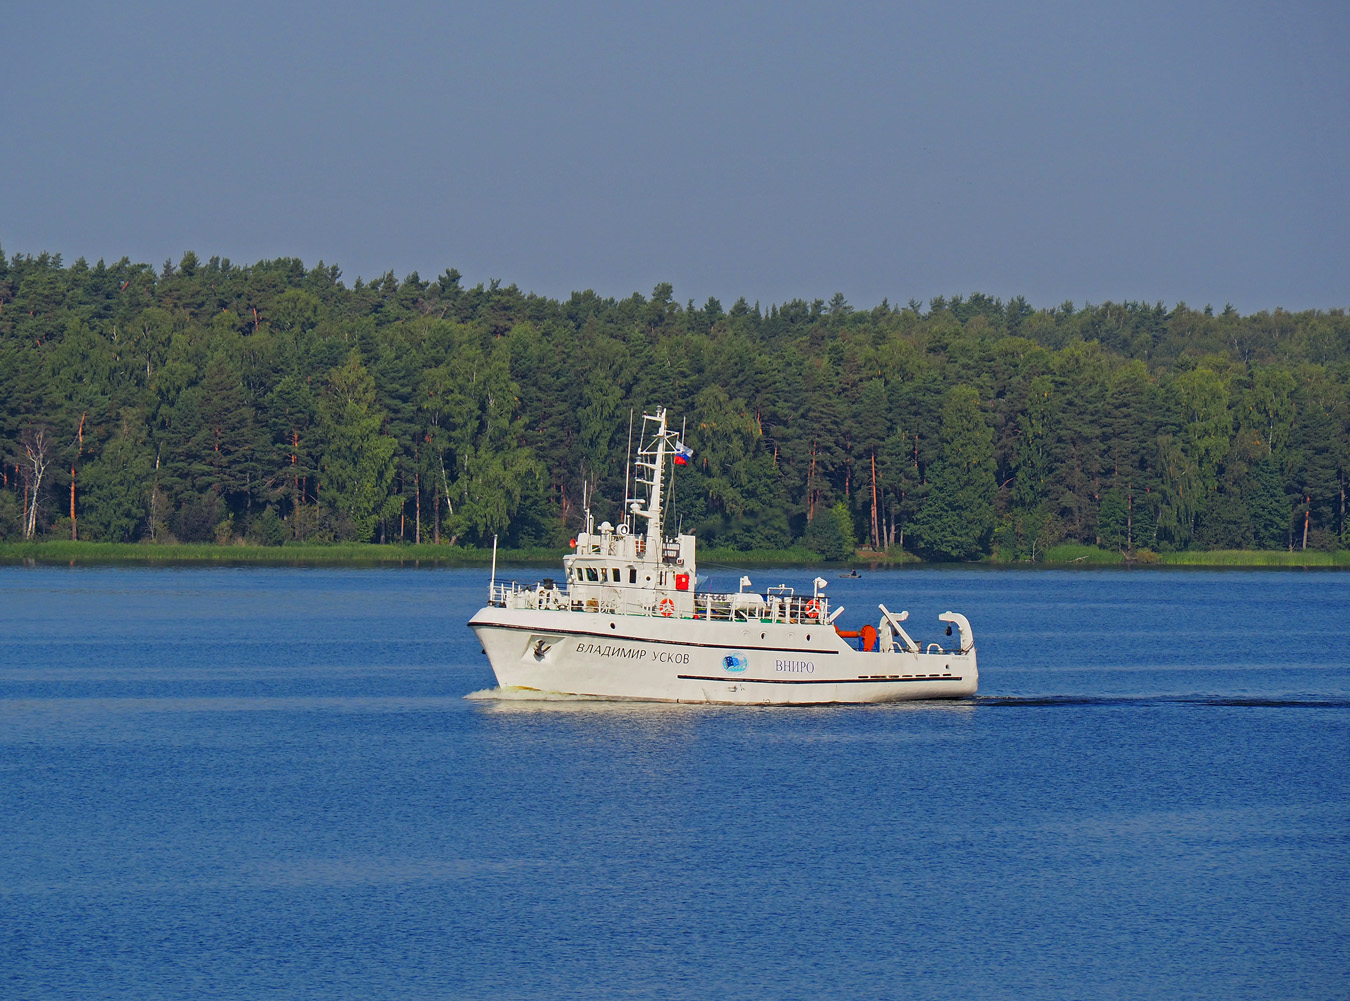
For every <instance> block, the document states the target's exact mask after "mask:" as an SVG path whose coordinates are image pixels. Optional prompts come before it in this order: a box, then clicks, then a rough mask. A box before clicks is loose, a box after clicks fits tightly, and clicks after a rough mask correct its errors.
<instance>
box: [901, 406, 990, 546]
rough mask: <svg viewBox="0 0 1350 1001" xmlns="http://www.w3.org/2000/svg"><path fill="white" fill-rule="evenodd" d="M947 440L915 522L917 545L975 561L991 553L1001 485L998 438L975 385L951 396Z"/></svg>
mask: <svg viewBox="0 0 1350 1001" xmlns="http://www.w3.org/2000/svg"><path fill="white" fill-rule="evenodd" d="M941 440H942V450H941V452H940V453H939V454H938V458H937V461H936V462H935V463H934V466H933V473H932V477H931V481H932V482H931V489H930V491H929V493H928V498H927V499H926V500H925V501H924V505H923V508H922V509H921V510H920V511H919V516H918V518H917V519H916V520H915V524H914V539H915V544H916V547H917V548H918V550H919V551H920V552H921V553H923V554H924V555H926V556H929V557H932V558H935V559H953V560H970V559H975V558H977V557H979V556H981V555H984V554H986V553H987V552H988V550H989V542H990V539H991V538H992V536H993V533H994V497H995V495H996V493H997V485H996V483H995V482H994V444H993V435H992V433H991V431H990V429H989V426H988V425H987V424H986V423H985V421H984V413H983V411H982V409H981V407H980V398H979V394H978V393H976V391H975V390H974V389H973V388H971V387H970V386H957V387H956V388H954V389H953V390H952V391H951V392H950V393H949V394H948V396H947V401H946V404H945V406H944V407H943V409H942V433H941Z"/></svg>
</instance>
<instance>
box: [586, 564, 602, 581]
mask: <svg viewBox="0 0 1350 1001" xmlns="http://www.w3.org/2000/svg"><path fill="white" fill-rule="evenodd" d="M586 579H587V580H589V581H598V580H599V579H600V574H599V573H597V572H596V569H595V567H587V568H586Z"/></svg>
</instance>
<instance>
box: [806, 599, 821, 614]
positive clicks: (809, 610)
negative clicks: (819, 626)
mask: <svg viewBox="0 0 1350 1001" xmlns="http://www.w3.org/2000/svg"><path fill="white" fill-rule="evenodd" d="M806 617H807V618H808V619H818V618H820V602H819V601H817V600H816V599H815V598H812V599H811V600H810V601H808V602H807V603H806Z"/></svg>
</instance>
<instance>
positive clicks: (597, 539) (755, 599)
mask: <svg viewBox="0 0 1350 1001" xmlns="http://www.w3.org/2000/svg"><path fill="white" fill-rule="evenodd" d="M642 420H643V428H642V434H641V440H640V445H639V449H638V455H637V460H636V463H635V466H636V469H635V470H634V475H633V476H632V486H633V487H634V488H636V489H633V490H632V493H633V494H634V495H635V496H630V497H628V498H626V499H625V517H624V520H623V521H622V522H621V523H620V524H619V525H618V526H617V527H616V526H614V525H611V524H610V523H609V522H604V523H602V524H601V525H600V526H599V528H598V529H597V528H596V527H595V526H594V525H593V524H592V521H591V516H590V512H589V509H588V510H587V512H586V530H585V531H584V532H581V533H579V534H578V535H577V537H576V540H575V545H574V551H573V552H572V554H571V555H569V556H566V557H564V559H563V580H562V581H561V582H558V581H554V580H544V581H543V582H541V583H539V584H536V585H534V586H532V587H522V586H521V585H519V584H517V583H514V582H512V583H499V582H497V580H496V575H495V571H494V575H493V581H492V583H491V584H490V585H489V596H488V603H487V605H485V606H484V607H483V608H481V609H479V611H478V613H477V614H476V615H474V617H473V618H472V619H471V620H470V622H469V626H470V627H471V628H472V629H473V631H474V633H475V634H476V635H477V636H478V639H479V642H480V643H482V645H483V651H484V653H486V654H487V657H488V661H489V662H490V663H491V665H492V670H493V671H494V672H495V673H496V675H497V682H498V684H499V685H501V686H502V687H503V688H517V689H530V690H535V691H539V692H549V693H560V694H565V695H585V696H599V697H602V698H613V699H642V700H650V701H664V702H728V703H756V704H780V703H781V704H810V703H824V702H889V701H894V700H900V699H939V698H958V697H961V696H968V695H973V694H975V690H976V688H977V686H978V682H979V674H978V671H977V669H976V665H975V642H974V636H973V634H972V632H971V628H970V623H969V622H968V621H967V620H966V617H965V616H964V615H961V614H958V613H956V612H944V613H943V614H942V615H940V616H939V617H938V618H939V619H940V620H942V621H944V622H947V623H949V626H948V628H947V633H948V634H951V633H952V631H953V630H952V627H955V629H956V630H957V635H956V637H955V639H954V641H952V642H949V645H948V648H943V647H942V646H941V645H940V644H939V643H930V644H928V646H927V648H921V647H920V646H919V644H918V643H916V642H915V641H914V640H913V639H912V638H911V637H910V636H909V634H908V633H907V632H906V631H905V629H904V626H903V625H902V623H903V622H904V621H905V620H906V619H907V617H908V614H909V613H908V612H899V613H895V612H891V611H889V610H888V609H887V608H886V606H885V605H879V606H878V608H879V610H880V618H879V619H878V622H877V624H876V625H875V626H872V625H871V624H868V625H865V626H863V627H862V628H861V629H857V630H851V631H844V630H841V629H838V628H836V626H835V625H834V623H835V620H836V619H837V618H838V617H839V616H840V614H841V613H842V612H843V610H844V609H843V608H842V607H840V608H838V609H837V610H834V611H831V609H830V603H829V601H828V599H826V598H825V596H824V594H823V593H822V590H823V588H824V586H825V581H824V580H822V579H820V578H817V579H816V582H815V588H814V590H813V592H812V593H811V594H810V595H806V594H801V595H799V594H794V593H793V591H792V589H791V588H786V587H778V588H770V589H769V590H768V591H767V592H766V593H762V594H761V593H755V592H751V591H747V590H746V588H747V587H748V586H749V585H750V582H749V580H748V579H747V578H742V579H741V590H740V591H738V592H733V593H727V594H723V593H712V592H700V591H698V590H696V585H697V582H698V574H697V557H696V554H695V543H694V537H693V536H692V535H681V534H677V535H675V536H674V537H666V536H665V535H664V533H663V530H662V515H663V508H662V499H663V496H664V485H665V476H666V475H667V473H668V470H667V463H668V462H670V461H671V459H672V457H674V456H678V455H683V454H687V449H685V448H684V445H683V443H682V442H679V441H677V439H676V435H675V433H674V432H672V431H671V430H669V428H668V427H667V425H666V411H665V409H664V408H659V409H658V410H657V412H656V413H655V414H654V415H644V416H643V418H642Z"/></svg>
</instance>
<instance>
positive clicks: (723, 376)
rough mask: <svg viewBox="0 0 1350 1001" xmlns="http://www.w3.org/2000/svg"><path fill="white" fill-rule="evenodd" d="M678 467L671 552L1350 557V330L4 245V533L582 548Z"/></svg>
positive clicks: (1334, 315) (1233, 317)
mask: <svg viewBox="0 0 1350 1001" xmlns="http://www.w3.org/2000/svg"><path fill="white" fill-rule="evenodd" d="M658 405H661V406H665V407H667V408H668V409H669V411H670V413H671V415H672V417H673V420H674V423H675V426H676V427H682V428H683V440H684V441H685V442H686V443H687V444H688V445H689V446H690V447H691V448H692V449H693V451H694V457H693V460H692V461H691V462H690V464H689V465H688V466H686V467H683V468H681V469H680V470H679V473H678V476H677V477H676V479H675V487H674V497H673V503H672V504H671V506H670V511H669V517H670V519H671V520H672V524H670V526H669V528H670V529H671V530H673V529H674V528H676V527H677V526H678V527H680V528H681V529H682V530H683V531H686V532H688V531H693V532H694V533H696V534H697V535H698V536H699V537H700V538H701V539H702V540H704V541H705V542H706V543H708V544H711V545H713V546H717V547H720V548H725V549H733V550H745V551H751V550H754V551H764V550H776V549H778V550H781V549H784V548H786V547H789V546H792V545H794V544H797V545H801V546H803V547H805V548H807V549H810V550H812V551H814V552H816V553H818V554H819V555H821V556H822V557H824V558H827V559H838V558H842V557H845V556H848V555H851V554H852V553H853V551H854V550H855V549H857V550H860V551H861V552H863V553H869V552H871V553H880V552H882V551H890V552H891V553H892V554H894V555H900V554H901V553H908V554H913V555H916V556H919V557H921V558H924V559H934V560H977V559H984V558H991V557H992V558H995V559H1000V560H1036V559H1039V558H1042V557H1043V556H1044V554H1045V552H1046V551H1047V550H1048V549H1050V548H1051V547H1053V546H1056V545H1059V544H1062V543H1066V542H1073V543H1081V544H1084V545H1092V546H1099V547H1101V548H1103V549H1107V550H1118V551H1121V552H1124V553H1135V552H1155V553H1156V552H1169V551H1181V550H1188V549H1189V550H1195V549H1281V550H1287V549H1295V550H1297V549H1318V550H1336V549H1338V548H1339V549H1345V548H1350V528H1348V526H1347V524H1346V476H1347V467H1350V317H1347V315H1346V312H1345V310H1344V309H1333V310H1329V311H1324V310H1311V311H1304V312H1287V311H1285V310H1283V309H1278V308H1277V309H1273V310H1271V311H1261V312H1258V313H1255V314H1252V315H1245V316H1244V315H1240V314H1239V313H1238V312H1237V311H1236V310H1234V309H1233V308H1232V307H1231V306H1225V307H1223V308H1221V309H1217V310H1216V309H1215V308H1213V307H1212V306H1210V305H1206V306H1204V307H1203V308H1201V309H1195V308H1192V307H1190V306H1188V305H1186V304H1185V303H1178V304H1176V305H1175V306H1173V307H1171V308H1167V307H1165V306H1164V305H1163V304H1162V303H1153V304H1149V303H1143V302H1123V303H1111V302H1108V303H1103V304H1100V305H1090V304H1084V305H1082V306H1077V305H1075V304H1074V303H1073V302H1065V303H1062V304H1060V305H1058V306H1051V307H1045V306H1032V305H1031V304H1030V303H1028V302H1027V301H1026V300H1025V299H1024V298H1022V297H1017V298H1013V299H1011V300H1009V301H1007V302H1004V301H1002V300H1000V299H998V298H994V297H990V296H987V295H984V294H981V293H978V292H975V293H970V294H968V295H954V296H950V297H948V296H938V297H936V298H933V299H930V300H928V301H927V302H926V303H925V302H919V301H916V300H913V299H911V300H910V301H909V302H907V303H906V304H904V305H898V304H894V303H891V302H889V301H882V302H881V303H880V304H879V305H877V306H874V307H872V308H870V309H866V308H854V307H853V306H851V305H850V304H849V303H848V302H846V301H845V299H844V296H843V295H841V294H836V295H834V296H833V298H831V299H830V300H829V301H826V300H823V299H813V300H809V301H808V300H804V299H803V300H794V301H791V302H787V303H781V304H771V305H769V306H767V307H763V308H762V307H761V306H760V304H758V303H753V304H752V303H749V302H747V301H745V299H740V300H738V301H736V302H735V303H734V304H732V305H731V306H730V307H729V308H724V307H723V305H722V303H720V302H719V301H718V300H716V299H713V298H709V299H708V300H707V301H706V302H705V303H704V304H703V305H701V306H697V305H695V304H694V302H693V301H690V302H686V303H683V304H681V303H680V302H678V301H676V300H675V298H674V289H673V288H672V287H671V285H669V284H665V283H662V284H659V285H657V286H656V287H655V288H654V289H653V290H652V292H651V294H650V295H648V296H644V295H642V294H637V293H635V294H633V295H632V296H630V297H628V298H625V299H615V298H605V297H602V296H599V295H597V294H595V293H594V292H590V291H586V292H576V293H573V294H572V296H571V297H570V298H568V299H567V300H565V301H559V300H555V299H550V298H547V297H542V296H538V295H534V294H528V293H524V292H522V291H521V290H520V289H519V288H518V287H517V286H515V285H505V286H503V285H502V284H501V282H500V281H491V282H488V283H486V284H479V285H476V286H473V287H465V285H464V283H463V281H462V276H461V275H460V273H459V272H458V271H456V270H454V269H450V270H447V271H445V272H444V273H443V274H442V275H441V276H440V277H438V278H436V279H434V280H425V279H423V278H421V277H420V276H419V275H418V274H416V273H414V274H411V275H408V276H407V277H405V278H403V279H402V280H399V279H397V278H395V276H394V275H393V273H388V274H385V275H384V276H383V277H382V278H379V279H377V280H374V281H370V282H363V281H361V280H357V281H356V282H354V283H353V284H352V285H351V286H350V287H348V286H347V285H345V284H344V283H343V281H342V273H341V270H340V268H338V267H337V266H334V265H326V264H324V263H323V262H320V263H318V264H317V265H316V266H313V267H306V266H305V265H304V263H303V262H301V261H299V260H295V259H278V260H268V261H259V262H258V263H256V264H250V265H236V264H233V263H231V262H230V261H229V260H228V259H221V258H218V257H212V258H210V259H209V260H201V259H199V258H198V257H197V256H196V255H195V254H194V253H191V252H188V253H185V254H184V255H183V256H182V259H181V260H179V261H178V262H177V263H176V264H175V263H173V262H171V261H167V262H165V263H164V265H163V266H162V267H160V268H158V269H156V268H154V267H152V266H150V265H147V264H133V263H131V262H130V261H129V260H127V259H126V258H123V259H122V260H120V261H117V262H116V263H114V264H106V263H105V262H103V261H99V262H98V263H97V264H94V265H90V264H89V263H88V262H86V261H85V260H83V259H80V260H77V261H75V262H74V263H73V264H70V265H66V264H65V263H64V262H63V260H62V258H61V256H60V255H56V254H50V253H41V254H37V255H32V254H27V255H26V254H14V255H12V256H6V255H5V253H4V252H3V250H0V539H4V540H24V539H79V540H92V541H121V542H143V543H148V544H154V543H170V542H212V543H219V544H222V545H225V544H243V543H247V544H252V545H258V546H279V545H285V544H287V543H291V542H309V543H316V542H318V543H322V542H340V541H364V542H375V543H381V544H385V545H390V546H393V545H399V544H406V543H412V542H418V543H435V544H440V545H444V546H456V545H461V546H464V545H473V546H482V545H491V542H492V539H493V537H494V536H499V537H500V539H501V542H502V545H504V546H508V547H537V546H546V547H554V548H564V547H565V546H566V545H567V540H568V538H569V536H570V535H571V534H573V533H575V531H576V529H577V527H578V526H579V524H580V523H581V518H582V510H581V506H582V497H583V489H584V490H585V491H586V493H587V494H588V495H589V496H591V497H593V498H594V500H593V503H592V508H593V511H594V513H595V516H596V519H597V521H598V520H600V519H602V518H609V519H611V520H614V519H616V517H617V516H618V512H619V511H620V510H621V508H622V502H623V493H624V490H623V479H624V469H625V460H626V455H627V449H628V445H629V420H630V414H632V413H633V412H636V413H637V414H638V415H639V421H638V423H639V425H640V423H641V421H640V415H641V413H642V412H643V411H644V410H650V409H652V408H653V407H655V406H658Z"/></svg>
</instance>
